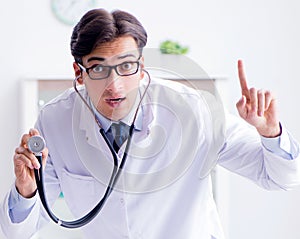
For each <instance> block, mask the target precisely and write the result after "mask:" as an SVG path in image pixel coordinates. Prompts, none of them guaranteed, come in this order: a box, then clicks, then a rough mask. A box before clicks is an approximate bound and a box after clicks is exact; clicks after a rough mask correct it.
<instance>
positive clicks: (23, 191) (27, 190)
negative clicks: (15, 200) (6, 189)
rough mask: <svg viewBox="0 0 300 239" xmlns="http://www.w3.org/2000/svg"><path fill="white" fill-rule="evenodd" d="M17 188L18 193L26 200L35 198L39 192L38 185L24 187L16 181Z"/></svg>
mask: <svg viewBox="0 0 300 239" xmlns="http://www.w3.org/2000/svg"><path fill="white" fill-rule="evenodd" d="M15 186H16V190H17V192H18V193H19V194H20V195H21V196H22V197H24V198H32V197H34V196H35V194H36V191H37V188H36V185H24V184H20V183H18V182H17V181H16V183H15Z"/></svg>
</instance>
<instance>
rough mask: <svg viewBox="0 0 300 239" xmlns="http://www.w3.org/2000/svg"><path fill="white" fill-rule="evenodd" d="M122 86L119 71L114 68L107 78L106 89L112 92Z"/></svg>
mask: <svg viewBox="0 0 300 239" xmlns="http://www.w3.org/2000/svg"><path fill="white" fill-rule="evenodd" d="M120 88H122V79H121V76H119V75H118V74H117V72H116V71H115V70H114V69H112V71H111V72H110V75H109V77H108V78H107V79H106V89H107V90H109V91H112V92H115V91H116V90H118V89H120Z"/></svg>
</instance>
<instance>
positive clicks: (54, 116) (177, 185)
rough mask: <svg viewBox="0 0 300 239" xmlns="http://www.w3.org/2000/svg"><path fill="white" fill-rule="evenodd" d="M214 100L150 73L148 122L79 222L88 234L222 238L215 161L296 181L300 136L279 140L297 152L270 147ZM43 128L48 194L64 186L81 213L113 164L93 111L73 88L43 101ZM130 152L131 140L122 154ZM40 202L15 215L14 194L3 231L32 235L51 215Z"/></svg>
mask: <svg viewBox="0 0 300 239" xmlns="http://www.w3.org/2000/svg"><path fill="white" fill-rule="evenodd" d="M143 87H144V86H143V85H142V86H141V88H143ZM81 92H82V93H83V94H84V95H86V94H85V89H84V88H82V89H81ZM211 100H212V101H214V100H215V98H214V97H212V98H211V96H210V95H209V94H206V93H204V94H203V93H199V92H196V91H193V90H191V89H189V88H186V87H184V86H182V85H179V84H175V83H171V82H168V83H166V82H165V81H164V82H163V83H162V82H161V81H156V80H154V81H153V83H152V84H151V86H150V88H149V89H148V92H147V95H146V98H145V100H144V102H143V106H142V111H141V112H140V113H142V115H143V118H142V119H143V128H142V130H141V131H136V132H135V133H134V135H133V140H132V146H131V150H130V152H129V155H128V159H127V162H126V164H125V170H124V172H123V174H122V175H121V177H120V180H119V182H118V183H117V185H116V189H115V191H114V192H113V193H112V194H111V195H110V197H109V199H108V200H107V202H106V204H105V206H104V207H103V210H102V211H101V212H100V214H99V215H98V216H97V217H96V218H95V219H94V220H93V221H92V222H91V223H89V224H88V225H86V226H84V227H83V228H82V230H83V231H84V233H85V235H86V238H89V239H92V238H114V239H118V238H131V239H138V238H145V239H165V238H173V239H177V238H178V239H182V238H189V239H196V238H197V239H211V238H216V239H223V238H224V235H223V233H222V228H221V226H220V222H219V218H218V214H217V210H216V206H215V203H214V200H213V194H212V184H211V178H210V174H209V172H210V170H211V169H212V167H213V166H214V165H215V164H216V163H217V162H218V163H219V164H220V165H222V166H224V167H226V168H227V169H229V170H231V171H233V172H236V173H238V174H240V175H242V176H245V177H247V178H249V179H251V180H253V181H254V182H255V183H257V184H258V185H260V186H262V187H265V188H267V189H270V190H273V189H289V188H291V187H293V186H295V185H297V184H299V182H300V174H299V160H300V159H299V158H298V157H297V156H298V145H297V143H296V142H294V141H293V139H292V138H291V137H290V135H289V134H288V133H287V132H286V131H285V129H283V134H282V136H281V148H282V149H283V150H286V151H288V152H293V153H292V154H294V155H293V157H296V158H295V159H293V160H288V159H284V158H282V157H279V156H278V155H275V154H274V153H272V152H270V151H269V150H267V149H266V148H265V147H263V146H262V144H261V138H260V137H259V135H258V134H257V132H256V130H255V129H253V128H252V127H251V126H248V125H247V124H245V123H244V122H242V121H241V120H240V119H238V118H235V117H232V118H231V116H229V117H230V120H227V122H226V123H225V121H224V118H225V117H224V114H223V112H222V110H221V111H219V110H220V109H219V108H218V107H219V105H218V104H216V102H211ZM217 103H218V102H217ZM216 112H219V115H218V113H217V114H216ZM226 118H227V115H226ZM36 127H37V128H38V129H39V131H40V132H41V134H42V135H43V136H44V138H45V140H46V143H47V147H48V148H49V159H48V161H47V166H46V172H45V175H46V177H45V184H46V188H47V191H48V192H50V193H49V194H48V195H47V198H48V201H49V202H50V204H52V203H53V202H54V201H55V200H56V199H57V197H58V195H59V193H60V192H61V191H62V192H63V193H64V197H65V200H66V203H67V204H68V206H69V208H70V210H71V211H72V212H73V214H74V216H75V217H76V218H78V217H80V216H82V215H84V214H85V213H87V212H89V210H90V209H91V208H93V206H94V205H95V204H96V203H97V202H98V201H99V200H100V199H101V197H102V195H103V193H104V190H105V188H106V184H107V182H108V179H109V177H110V173H111V170H112V166H113V164H112V159H111V154H110V151H109V150H108V147H107V145H106V144H105V142H104V140H103V139H102V137H101V136H100V135H99V131H98V128H97V127H98V126H97V124H96V123H95V121H94V118H93V116H92V115H91V113H90V111H89V110H88V109H87V108H86V106H85V105H84V104H83V103H82V101H81V100H80V99H79V97H78V96H77V95H76V93H75V92H74V91H73V90H69V91H67V92H65V93H64V94H62V95H61V96H59V97H58V98H56V99H55V100H53V101H52V102H51V103H49V104H47V106H46V107H44V109H43V110H42V111H41V112H40V115H39V118H38V121H37V124H36ZM218 135H219V137H218ZM123 151H124V145H123V147H122V148H121V150H120V152H119V156H122V153H123ZM216 153H218V155H217V156H216ZM41 211H43V210H41V205H40V203H39V200H37V201H36V203H35V204H34V206H33V208H32V210H31V211H30V213H29V215H28V217H27V218H26V219H25V220H24V221H22V222H20V223H12V222H11V220H10V217H9V213H8V196H7V197H6V199H5V201H4V202H3V204H2V206H1V210H0V215H1V224H2V228H3V231H4V233H5V234H6V235H8V237H9V238H10V239H14V238H30V236H31V235H33V234H34V232H36V231H37V230H38V229H39V227H40V226H41V225H43V222H44V221H47V216H45V214H44V213H41Z"/></svg>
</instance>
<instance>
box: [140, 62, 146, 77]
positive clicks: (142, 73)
mask: <svg viewBox="0 0 300 239" xmlns="http://www.w3.org/2000/svg"><path fill="white" fill-rule="evenodd" d="M144 68H145V61H144V56H142V57H141V59H140V75H141V79H143V78H144V76H145V72H144V71H143V69H144Z"/></svg>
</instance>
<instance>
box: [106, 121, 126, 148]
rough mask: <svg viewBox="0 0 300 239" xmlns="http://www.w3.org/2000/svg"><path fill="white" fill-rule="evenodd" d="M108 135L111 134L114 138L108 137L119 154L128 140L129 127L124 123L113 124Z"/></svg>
mask: <svg viewBox="0 0 300 239" xmlns="http://www.w3.org/2000/svg"><path fill="white" fill-rule="evenodd" d="M107 133H108V134H111V135H112V137H108V138H109V139H110V141H111V143H112V145H113V147H114V150H115V151H116V152H117V153H118V152H119V149H120V148H121V146H122V144H123V143H124V142H125V141H126V140H127V138H128V135H129V126H128V125H127V124H125V123H123V122H118V123H112V124H111V126H110V128H109V130H108V131H107Z"/></svg>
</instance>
